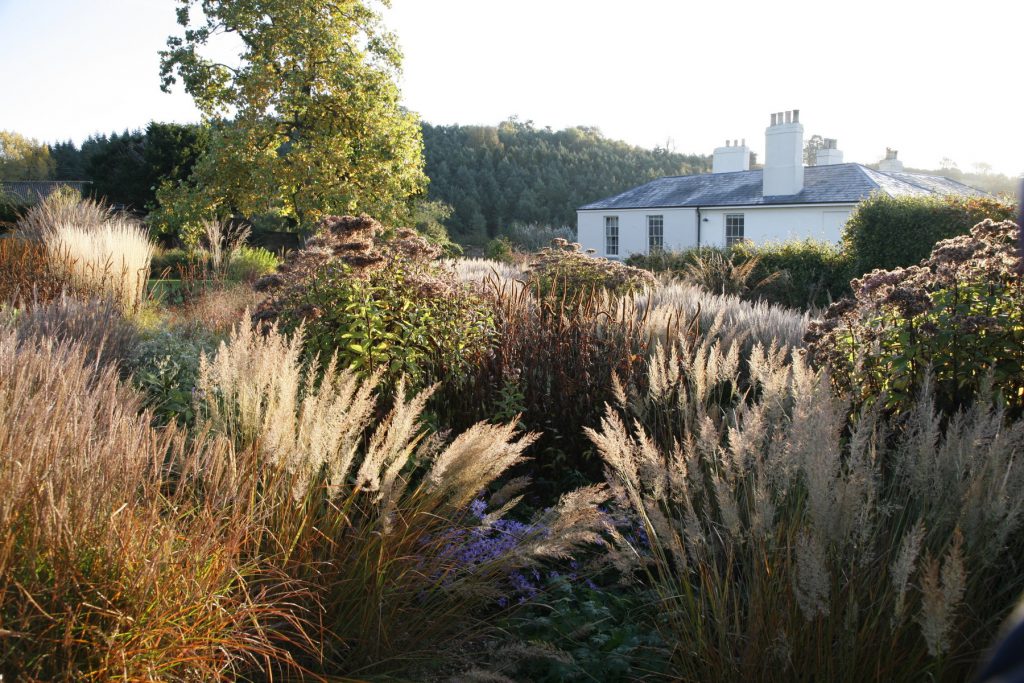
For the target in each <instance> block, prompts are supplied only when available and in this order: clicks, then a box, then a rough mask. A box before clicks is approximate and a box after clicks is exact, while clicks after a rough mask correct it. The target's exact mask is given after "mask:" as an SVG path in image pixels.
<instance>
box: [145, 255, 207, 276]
mask: <svg viewBox="0 0 1024 683" xmlns="http://www.w3.org/2000/svg"><path fill="white" fill-rule="evenodd" d="M195 262H196V258H195V256H194V255H192V254H190V253H189V252H188V251H186V250H184V249H161V248H157V249H155V250H154V252H153V259H152V262H151V268H152V271H153V273H154V275H159V276H162V275H164V273H167V274H168V275H170V277H176V276H177V275H178V273H179V272H180V271H181V269H183V268H188V267H189V266H190V265H193V264H194V263H195Z"/></svg>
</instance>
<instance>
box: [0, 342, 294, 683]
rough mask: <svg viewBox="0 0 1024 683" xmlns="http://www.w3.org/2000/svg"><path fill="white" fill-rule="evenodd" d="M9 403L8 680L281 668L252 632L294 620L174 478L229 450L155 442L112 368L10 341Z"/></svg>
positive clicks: (3, 370)
mask: <svg viewBox="0 0 1024 683" xmlns="http://www.w3.org/2000/svg"><path fill="white" fill-rule="evenodd" d="M0 394H2V400H0V453H3V457H0V490H2V491H3V495H2V496H0V671H3V672H4V674H5V675H6V676H10V677H11V679H12V680H69V681H70V680H75V681H78V680H112V679H121V680H223V679H229V678H230V679H233V678H235V677H237V676H239V675H245V672H247V671H250V670H251V669H252V668H254V667H256V666H257V662H258V665H259V666H260V667H262V666H264V665H265V664H266V662H267V661H277V660H282V661H283V660H284V657H283V655H282V654H281V652H280V651H279V650H278V648H277V647H276V646H275V645H273V644H272V642H271V638H270V637H268V636H267V635H266V633H264V632H262V631H261V630H260V628H259V627H258V625H257V624H258V623H259V620H262V619H266V620H267V622H269V623H272V622H274V621H275V620H280V619H283V616H282V615H283V614H284V613H283V611H276V612H275V610H274V609H273V608H272V607H271V606H270V605H269V604H268V603H267V602H266V601H261V600H260V598H259V597H258V595H259V591H258V590H256V589H255V585H256V584H258V583H259V578H260V575H259V573H257V572H255V571H254V569H253V568H252V567H251V566H246V565H245V564H243V563H242V562H240V561H239V557H238V549H239V548H240V547H241V543H242V540H243V539H244V536H245V529H246V526H245V525H240V524H237V523H236V521H237V520H234V518H233V512H232V511H230V510H226V509H214V508H211V507H210V506H208V505H204V504H203V501H202V500H200V499H196V498H194V497H193V496H191V495H189V494H188V493H187V492H186V491H183V490H180V489H179V490H175V488H174V487H173V486H170V485H169V484H170V482H171V481H172V479H171V478H169V477H167V476H166V475H167V472H166V470H165V463H166V462H167V461H168V460H169V459H174V460H176V461H178V462H181V463H184V462H188V461H191V460H193V459H196V458H199V454H200V453H202V454H203V455H202V460H203V461H205V462H216V461H224V460H227V459H228V454H227V452H226V444H225V443H223V442H221V443H216V442H208V441H201V442H195V443H193V444H192V445H189V444H188V443H186V440H185V438H184V435H183V434H181V433H179V432H178V431H176V430H175V429H168V430H163V431H154V430H153V429H152V428H150V426H149V417H148V416H147V415H146V414H145V413H143V414H140V412H139V409H140V406H139V400H138V397H137V396H136V395H135V394H134V393H133V392H131V391H129V390H128V389H127V388H125V387H124V386H122V385H120V384H119V382H118V380H117V377H116V371H115V369H114V368H113V367H112V366H107V367H106V368H101V369H97V368H96V366H95V365H94V364H93V363H92V362H91V361H89V360H88V357H87V352H86V351H85V350H84V349H82V348H79V347H77V346H73V345H68V344H60V345H57V344H54V343H52V342H49V341H45V340H43V341H37V340H27V341H25V342H24V343H22V344H20V345H19V344H18V342H17V339H16V337H15V334H14V333H13V332H12V331H5V332H3V333H0ZM208 477H209V480H210V481H213V479H214V472H213V471H211V472H210V474H209V475H208ZM250 581H252V586H250ZM250 587H252V588H253V591H252V593H251V594H252V595H253V596H255V597H253V598H250V597H249V596H250Z"/></svg>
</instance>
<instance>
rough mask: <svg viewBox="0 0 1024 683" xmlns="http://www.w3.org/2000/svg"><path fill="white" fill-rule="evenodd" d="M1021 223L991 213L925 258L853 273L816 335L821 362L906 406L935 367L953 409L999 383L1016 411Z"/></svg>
mask: <svg viewBox="0 0 1024 683" xmlns="http://www.w3.org/2000/svg"><path fill="white" fill-rule="evenodd" d="M1018 233H1019V230H1018V228H1017V226H1016V225H1014V224H1013V223H1011V222H1009V221H1004V222H1002V223H994V222H992V221H990V220H986V221H983V222H981V223H979V224H977V225H976V226H974V227H973V228H972V229H971V233H970V235H962V236H960V237H955V238H952V239H948V240H943V241H941V242H939V243H938V244H936V245H935V247H934V249H933V250H932V253H931V256H930V257H929V258H928V259H926V260H925V261H923V262H922V264H921V265H920V266H912V267H910V268H898V269H896V270H893V271H883V270H876V271H873V272H871V273H869V274H868V275H865V276H864V277H863V278H860V279H858V280H854V281H853V288H854V295H853V298H852V299H846V300H843V301H840V302H839V303H837V304H835V305H833V306H832V307H830V308H829V309H828V311H827V312H826V314H825V316H824V319H823V320H822V321H821V322H819V323H816V324H814V325H813V326H812V327H811V329H810V331H809V334H808V339H809V340H810V341H811V345H810V350H811V354H812V358H813V360H814V361H815V362H816V363H819V364H821V365H823V366H825V367H827V368H828V369H829V371H830V373H831V376H832V379H833V381H834V382H835V384H836V385H837V386H838V387H839V388H841V389H843V390H846V391H851V392H854V393H855V394H856V396H857V399H858V401H866V402H872V401H875V400H877V399H879V398H884V401H885V404H886V406H887V407H888V408H889V409H891V410H896V411H900V410H904V409H906V408H907V406H909V405H910V403H911V401H912V399H913V397H914V396H915V395H916V394H917V393H918V392H919V391H920V390H921V387H922V386H923V385H924V383H925V381H926V377H928V376H929V374H931V375H932V376H933V379H934V384H935V394H936V400H937V401H938V404H939V407H940V408H941V410H942V411H943V412H944V413H945V414H947V415H952V414H953V413H954V412H956V411H957V410H959V409H960V408H962V407H964V406H965V405H967V404H968V403H970V402H971V401H972V400H973V399H974V397H975V396H976V395H977V393H978V392H979V390H981V389H982V388H983V387H984V386H985V384H986V382H990V383H991V387H990V388H991V389H994V390H995V391H996V392H998V393H999V394H1000V396H1001V400H1002V401H1003V402H1005V403H1006V404H1007V405H1008V406H1010V408H1011V409H1012V411H1013V412H1015V413H1019V412H1020V411H1021V409H1022V408H1024V289H1022V286H1021V279H1020V276H1019V275H1018V274H1017V272H1016V268H1017V263H1018V257H1017V254H1016V246H1017V239H1018V237H1017V236H1018Z"/></svg>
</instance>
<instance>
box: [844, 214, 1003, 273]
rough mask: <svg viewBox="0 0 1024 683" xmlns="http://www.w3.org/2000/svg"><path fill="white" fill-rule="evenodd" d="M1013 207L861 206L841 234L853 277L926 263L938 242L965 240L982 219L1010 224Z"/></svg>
mask: <svg viewBox="0 0 1024 683" xmlns="http://www.w3.org/2000/svg"><path fill="white" fill-rule="evenodd" d="M1014 211H1015V207H1014V206H1013V204H1010V203H1008V202H1006V201H1003V200H1001V199H997V198H995V197H963V196H950V197H890V196H888V195H884V194H877V195H874V196H872V197H870V198H869V199H867V200H866V201H863V202H861V203H860V204H859V205H858V206H857V208H856V209H855V210H854V212H853V215H852V216H850V220H849V221H848V222H847V223H846V227H845V228H844V230H843V249H844V251H845V252H846V254H847V255H848V256H849V258H850V267H851V269H852V274H853V275H854V276H859V275H862V274H864V273H869V272H871V271H872V270H874V269H876V268H882V269H885V270H893V269H894V268H901V267H906V266H911V265H914V264H916V263H919V262H920V261H921V260H922V259H925V258H928V255H929V254H930V253H931V250H932V247H933V246H935V244H936V243H937V242H938V241H940V240H944V239H948V238H950V237H956V236H957V235H966V234H967V233H968V232H969V231H970V229H971V228H972V227H973V226H974V225H975V224H977V223H980V222H981V221H983V220H984V219H986V218H991V219H992V220H994V221H1004V220H1014V219H1015V215H1014Z"/></svg>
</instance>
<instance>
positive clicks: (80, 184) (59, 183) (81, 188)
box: [0, 180, 92, 203]
mask: <svg viewBox="0 0 1024 683" xmlns="http://www.w3.org/2000/svg"><path fill="white" fill-rule="evenodd" d="M91 184H92V183H91V182H90V181H88V180H3V181H0V195H5V194H6V195H10V196H12V197H14V198H15V199H16V200H17V201H19V202H27V203H32V202H35V201H37V200H38V199H39V198H40V197H48V196H50V194H51V193H53V192H55V191H56V190H57V188H59V187H70V188H72V189H74V190H77V191H78V194H81V195H84V194H85V191H86V187H87V186H88V185H91Z"/></svg>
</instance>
